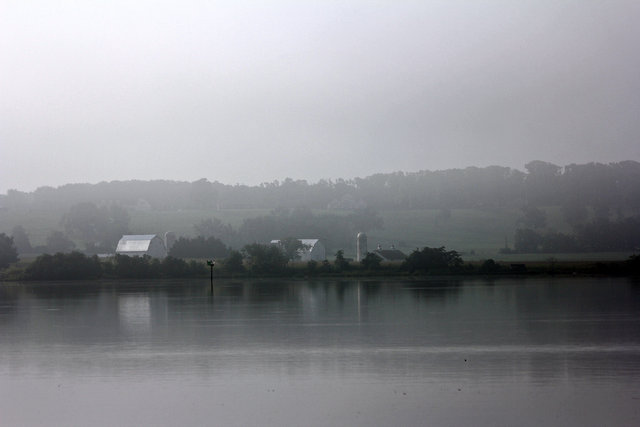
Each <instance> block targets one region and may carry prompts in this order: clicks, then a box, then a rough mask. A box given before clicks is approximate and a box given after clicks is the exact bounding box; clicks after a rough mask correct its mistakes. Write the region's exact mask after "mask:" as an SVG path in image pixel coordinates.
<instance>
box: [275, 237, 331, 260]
mask: <svg viewBox="0 0 640 427" xmlns="http://www.w3.org/2000/svg"><path fill="white" fill-rule="evenodd" d="M298 240H299V241H300V242H302V245H303V246H304V248H303V249H298V254H299V255H300V261H311V260H313V261H324V260H325V259H327V255H326V251H325V249H324V245H323V244H322V242H321V241H320V240H319V239H298ZM271 244H272V245H279V244H280V240H272V241H271Z"/></svg>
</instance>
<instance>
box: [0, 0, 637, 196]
mask: <svg viewBox="0 0 640 427" xmlns="http://www.w3.org/2000/svg"><path fill="white" fill-rule="evenodd" d="M638 22H640V2H638V1H636V0H630V1H615V0H607V1H589V0H579V1H561V0H551V1H545V0H531V1H526V0H518V1H510V0H504V1H497V0H496V1H471V0H469V1H452V0H443V1H428V0H424V1H366V2H365V1H303V0H300V1H269V2H258V1H255V2H252V1H204V0H203V1H198V0H181V1H173V0H170V1H150V0H148V1H147V0H128V1H121V0H110V1H97V0H95V1H92V0H87V1H82V2H77V1H67V0H59V1H54V2H51V1H45V0H41V1H38V0H34V1H31V0H0V62H1V64H0V193H5V192H6V191H7V190H8V189H12V188H15V189H19V190H23V191H30V190H33V189H35V188H36V187H39V186H44V185H50V186H58V185H62V184H65V183H69V182H99V181H103V180H107V181H110V180H115V179H118V180H127V179H177V180H187V181H193V180H196V179H199V178H207V179H209V180H210V181H215V180H218V181H220V182H223V183H228V184H234V183H245V184H252V185H253V184H258V183H261V182H269V181H273V180H275V179H278V180H282V179H284V178H285V177H292V178H294V179H307V180H309V181H311V182H315V181H317V180H318V179H320V178H339V177H343V178H351V177H355V176H367V175H371V174H373V173H376V172H391V171H397V170H403V171H417V170H422V169H430V170H437V169H448V168H454V167H467V166H488V165H493V164H498V165H504V166H511V167H515V168H518V169H521V170H523V169H524V164H525V163H526V162H528V161H530V160H535V159H540V160H545V161H550V162H553V163H556V164H559V165H566V164H570V163H586V162H590V161H600V162H612V161H620V160H637V161H640V141H638V139H639V138H638V136H639V135H640V96H639V95H640V78H639V75H640V74H639V72H640V71H639V70H640V47H639V46H640V25H638Z"/></svg>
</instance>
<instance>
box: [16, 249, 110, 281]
mask: <svg viewBox="0 0 640 427" xmlns="http://www.w3.org/2000/svg"><path fill="white" fill-rule="evenodd" d="M100 276H102V266H101V265H100V261H99V260H98V257H97V256H95V255H94V256H92V257H87V256H86V255H84V254H82V253H80V252H77V251H74V252H71V253H68V254H64V253H61V252H58V253H57V254H55V255H49V254H44V255H40V256H39V257H38V258H36V259H35V261H33V262H32V263H31V264H30V265H29V266H28V267H27V269H26V270H25V278H26V279H28V280H78V279H97V278H99V277H100Z"/></svg>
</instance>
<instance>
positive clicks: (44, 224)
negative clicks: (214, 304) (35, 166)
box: [0, 161, 640, 253]
mask: <svg viewBox="0 0 640 427" xmlns="http://www.w3.org/2000/svg"><path fill="white" fill-rule="evenodd" d="M639 213H640V163H638V162H635V161H624V162H619V163H611V164H600V163H589V164H582V165H576V164H572V165H567V166H564V167H560V166H557V165H554V164H551V163H547V162H542V161H532V162H530V163H528V164H526V165H525V171H519V170H516V169H512V168H508V167H501V166H490V167H486V168H478V167H469V168H466V169H450V170H443V171H420V172H413V173H404V172H396V173H389V174H375V175H372V176H369V177H366V178H354V179H350V180H343V179H337V180H321V181H318V182H316V183H308V182H307V181H304V180H292V179H289V178H287V179H285V180H284V181H282V182H279V181H274V182H271V183H264V184H261V185H258V186H246V185H228V184H222V183H220V182H217V181H213V182H210V181H208V180H207V179H201V180H198V181H195V182H180V181H112V182H101V183H98V184H67V185H64V186H61V187H58V188H52V187H41V188H38V189H37V190H35V191H33V192H21V191H16V190H9V191H8V192H7V194H6V195H0V232H4V233H7V234H9V235H11V234H12V233H14V232H15V228H16V227H21V228H22V229H23V230H24V231H25V232H26V233H25V234H26V235H27V237H28V238H29V239H30V240H31V242H30V243H31V244H32V245H33V246H36V245H37V244H40V245H44V244H45V243H46V240H47V239H48V238H49V237H50V236H51V234H52V233H53V232H54V231H58V232H59V233H63V234H64V236H62V237H67V238H69V239H70V240H71V241H72V242H73V244H74V245H75V246H76V247H77V248H81V249H85V247H91V248H93V249H96V250H97V249H98V248H101V249H108V247H109V245H112V244H113V239H114V238H115V236H117V235H118V234H119V233H121V232H131V233H136V234H137V233H147V232H153V233H160V232H164V231H167V230H172V231H175V232H176V233H177V234H178V235H179V236H180V235H182V236H196V235H203V236H204V237H208V236H207V235H213V236H215V237H218V238H220V239H221V240H222V241H223V242H225V243H226V244H227V245H231V246H234V247H240V245H242V244H246V243H251V242H254V241H257V242H262V241H265V240H266V241H268V240H271V239H273V238H283V237H287V236H297V237H307V238H309V237H319V238H322V239H324V240H325V241H326V242H327V246H328V248H329V249H330V250H335V249H338V248H344V249H346V251H347V253H349V252H350V251H351V250H352V248H353V246H354V244H355V233H357V232H358V231H366V232H368V234H369V236H370V245H375V244H376V243H378V242H379V243H381V244H382V245H383V246H385V245H388V244H391V243H393V244H395V245H396V246H397V247H400V248H403V249H405V250H406V249H415V248H416V247H422V246H432V247H439V246H442V245H446V246H447V247H449V248H452V249H457V250H461V251H467V252H471V251H476V252H478V253H483V251H489V252H491V251H493V252H496V251H497V250H499V249H500V248H504V247H505V246H507V245H508V246H509V247H511V249H517V248H515V247H514V246H515V244H516V243H517V238H518V234H517V230H530V231H533V232H534V234H536V235H537V236H538V237H540V238H541V239H542V240H539V241H536V237H535V236H533V240H531V239H529V240H530V241H528V242H527V244H528V245H529V246H528V247H527V251H533V252H536V251H537V252H539V251H542V250H545V248H544V245H545V243H544V239H546V238H547V237H548V236H549V235H551V234H553V235H554V236H555V237H556V238H557V239H556V240H558V241H561V240H562V238H563V236H573V237H574V238H575V239H577V240H575V241H574V242H569V243H568V244H566V245H565V246H564V248H565V249H569V248H573V249H574V250H576V251H585V250H603V249H604V247H601V246H602V245H600V246H598V245H595V246H594V245H588V244H585V243H584V242H579V241H580V239H582V238H583V237H584V235H586V234H589V233H588V232H587V231H588V230H587V228H589V227H591V228H594V229H599V228H603V227H604V228H605V229H607V227H609V228H608V229H607V230H608V232H609V234H611V233H613V234H616V233H619V234H620V235H623V236H628V237H629V238H628V239H626V240H627V242H626V243H625V245H626V246H624V248H623V247H615V245H608V246H607V249H604V250H627V251H629V250H631V251H632V250H633V249H634V248H635V246H640V242H636V243H633V242H634V239H635V238H636V236H635V235H633V233H631V235H629V232H628V231H629V230H627V229H628V228H633V227H634V226H635V224H636V221H637V216H638V214H639ZM74 215H75V217H74ZM82 215H88V216H92V215H93V216H96V217H99V218H101V221H103V222H104V223H105V224H110V231H109V232H106V231H104V230H102V231H100V230H99V229H100V228H101V227H102V228H103V229H106V228H109V227H107V226H106V225H105V224H102V225H100V224H91V221H88V222H87V221H85V222H86V224H83V225H78V224H74V222H77V221H78V220H79V219H78V218H79V217H82ZM598 221H599V224H600V225H599V226H598V225H594V224H597V223H598ZM623 223H624V224H626V225H625V226H624V227H622V226H621V224H623ZM83 227H84V230H81V229H82V228H83ZM621 227H622V228H624V230H622V228H621ZM619 229H620V230H619ZM581 230H582V231H581ZM585 230H587V231H585ZM101 233H102V234H105V233H106V234H109V236H108V237H106V236H104V235H101ZM554 233H555V234H554ZM558 233H560V234H561V235H562V236H558ZM580 233H582V235H583V236H582V237H580ZM590 233H591V234H594V233H595V232H594V231H593V230H591V232H590ZM520 234H521V236H520V238H523V237H527V236H523V235H522V233H520ZM14 237H15V236H14ZM58 237H61V236H58ZM528 237H529V238H531V235H529V236H528ZM505 239H506V240H507V242H506V243H505ZM565 243H566V242H565ZM87 245H88V246H87ZM634 245H635V246H634ZM546 246H547V249H548V247H549V244H548V242H547V244H546ZM560 246H562V245H560ZM605 246H606V245H605ZM558 247H559V246H558V245H556V249H557V248H558ZM556 252H557V250H556Z"/></svg>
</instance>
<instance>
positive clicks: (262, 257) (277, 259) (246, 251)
mask: <svg viewBox="0 0 640 427" xmlns="http://www.w3.org/2000/svg"><path fill="white" fill-rule="evenodd" d="M242 253H243V255H244V258H245V260H246V264H247V266H248V268H249V270H250V271H251V272H253V273H259V274H276V273H282V272H283V271H284V270H285V269H286V267H287V263H288V262H289V258H288V257H287V255H286V254H285V252H284V251H282V250H281V249H280V248H279V247H278V246H275V245H262V244H259V243H252V244H250V245H246V246H245V247H244V248H243V249H242Z"/></svg>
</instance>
